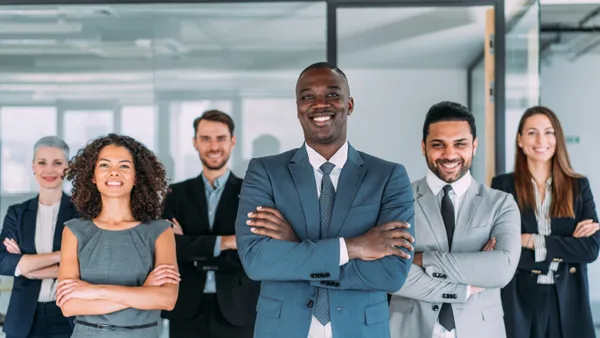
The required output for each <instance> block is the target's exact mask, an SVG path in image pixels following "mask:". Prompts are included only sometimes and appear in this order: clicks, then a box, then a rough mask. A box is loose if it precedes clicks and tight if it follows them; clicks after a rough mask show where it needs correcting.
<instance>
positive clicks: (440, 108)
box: [423, 101, 477, 142]
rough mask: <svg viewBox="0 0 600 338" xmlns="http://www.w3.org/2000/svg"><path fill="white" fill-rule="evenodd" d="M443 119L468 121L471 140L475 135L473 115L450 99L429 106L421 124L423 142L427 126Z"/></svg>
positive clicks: (427, 131) (427, 129)
mask: <svg viewBox="0 0 600 338" xmlns="http://www.w3.org/2000/svg"><path fill="white" fill-rule="evenodd" d="M444 121H464V122H468V123H469V127H470V128H471V134H472V135H473V140H475V138H476V137H477V128H476V127H475V116H473V114H471V112H470V111H469V109H467V107H465V106H463V105H462V104H460V103H456V102H451V101H442V102H439V103H436V104H434V105H433V106H431V108H429V111H428V112H427V115H426V116H425V123H424V124H423V142H425V141H426V140H427V135H429V126H430V125H431V124H433V123H436V122H444Z"/></svg>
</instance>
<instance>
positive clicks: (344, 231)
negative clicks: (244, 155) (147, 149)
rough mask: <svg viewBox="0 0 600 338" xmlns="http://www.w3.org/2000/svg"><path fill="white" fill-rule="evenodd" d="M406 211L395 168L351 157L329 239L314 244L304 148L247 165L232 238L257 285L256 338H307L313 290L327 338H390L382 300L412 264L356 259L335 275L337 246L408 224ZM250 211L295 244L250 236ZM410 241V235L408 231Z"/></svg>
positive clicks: (404, 187)
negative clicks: (264, 215) (278, 224)
mask: <svg viewBox="0 0 600 338" xmlns="http://www.w3.org/2000/svg"><path fill="white" fill-rule="evenodd" d="M413 202H414V198H413V193H412V188H411V185H410V180H409V178H408V175H407V173H406V170H405V169H404V167H403V166H402V165H399V164H395V163H391V162H387V161H384V160H381V159H379V158H376V157H373V156H370V155H367V154H364V153H359V152H357V151H356V150H354V148H352V147H349V151H348V161H347V162H346V164H345V165H344V168H343V170H342V173H341V176H340V179H339V181H338V185H337V191H336V198H335V203H334V207H333V214H332V217H331V224H330V230H329V236H328V238H326V239H320V238H319V237H320V236H319V235H320V221H319V201H318V198H317V187H316V182H315V176H314V172H313V168H312V167H311V165H310V163H309V161H308V154H307V153H306V148H305V147H302V148H300V149H295V150H291V151H288V152H285V153H283V154H279V155H275V156H270V157H264V158H258V159H252V160H251V161H250V163H249V165H248V171H247V172H246V176H245V178H244V183H243V185H242V190H241V193H240V204H239V209H238V215H237V220H236V236H237V245H238V252H239V255H240V258H241V261H242V264H243V266H244V269H245V270H246V272H247V274H248V276H249V277H250V278H251V279H254V280H257V281H262V286H261V293H260V297H259V300H258V305H257V318H256V327H255V336H254V337H255V338H267V337H277V338H280V337H286V338H307V336H308V331H309V328H310V322H311V319H312V310H313V309H312V307H313V305H314V300H315V297H316V287H325V288H328V289H329V302H330V309H331V324H332V329H333V336H334V337H343V338H353V337H357V338H358V337H361V338H362V337H369V338H379V337H389V336H390V329H389V310H388V302H387V293H388V292H395V291H398V290H399V289H400V288H401V287H402V285H403V284H404V281H405V279H406V276H407V275H408V271H409V269H410V265H411V264H412V258H411V259H409V260H404V259H401V258H399V257H396V256H390V257H384V258H382V259H379V260H375V261H363V260H358V259H355V260H350V262H348V263H347V264H345V265H343V266H342V267H340V265H339V262H340V244H339V238H340V237H344V238H351V237H356V236H359V235H362V234H364V233H365V232H367V231H368V230H369V229H371V228H373V227H374V226H376V225H379V224H383V223H385V222H389V221H394V220H398V221H406V222H409V223H411V224H412V223H413V219H414V206H413ZM257 206H267V207H274V208H276V209H277V210H279V211H280V212H281V213H282V215H283V216H284V217H285V218H286V220H287V221H288V222H289V223H290V224H291V226H292V227H293V229H294V232H295V233H296V236H297V237H298V238H299V239H300V241H301V242H300V243H293V242H288V241H281V240H275V239H271V238H267V237H263V236H258V235H255V234H253V233H252V232H250V228H249V226H248V225H247V224H246V221H247V220H248V216H247V214H248V212H250V211H255V210H256V207H257ZM409 231H410V232H411V234H413V235H414V232H413V228H411V229H410V230H409ZM411 257H412V255H411Z"/></svg>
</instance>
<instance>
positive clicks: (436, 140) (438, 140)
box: [430, 138, 467, 143]
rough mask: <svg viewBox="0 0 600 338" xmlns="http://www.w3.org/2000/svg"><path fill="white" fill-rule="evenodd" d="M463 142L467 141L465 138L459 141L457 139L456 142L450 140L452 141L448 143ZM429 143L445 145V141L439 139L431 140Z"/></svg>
mask: <svg viewBox="0 0 600 338" xmlns="http://www.w3.org/2000/svg"><path fill="white" fill-rule="evenodd" d="M464 141H467V139H466V138H461V139H458V140H452V141H450V142H464ZM430 142H441V143H446V141H444V140H440V139H433V140H431V141H430Z"/></svg>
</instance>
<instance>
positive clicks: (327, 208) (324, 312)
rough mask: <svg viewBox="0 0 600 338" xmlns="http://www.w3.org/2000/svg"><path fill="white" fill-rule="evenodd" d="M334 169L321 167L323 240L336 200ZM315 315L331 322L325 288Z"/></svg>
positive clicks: (320, 206)
mask: <svg viewBox="0 0 600 338" xmlns="http://www.w3.org/2000/svg"><path fill="white" fill-rule="evenodd" d="M333 168H335V165H334V164H333V163H331V162H325V163H323V165H321V171H322V172H323V180H322V181H321V196H320V197H319V210H320V214H321V239H324V238H327V234H328V233H329V221H330V220H331V211H332V210H333V201H334V200H335V188H334V187H333V183H331V178H330V177H329V174H331V171H332V170H333ZM313 315H314V316H315V318H317V320H318V321H319V322H320V323H321V324H323V326H325V325H326V324H327V323H329V322H330V321H331V318H330V315H329V295H328V293H327V289H325V288H317V301H316V304H315V309H314V311H313Z"/></svg>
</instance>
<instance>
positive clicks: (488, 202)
mask: <svg viewBox="0 0 600 338" xmlns="http://www.w3.org/2000/svg"><path fill="white" fill-rule="evenodd" d="M422 150H423V155H424V156H425V157H426V159H427V165H428V167H429V171H428V173H427V175H426V177H425V178H423V179H421V180H419V181H417V182H414V183H413V191H414V195H415V224H414V225H415V239H416V242H415V243H416V246H415V256H414V260H413V264H412V265H411V268H410V272H409V275H408V278H407V280H406V282H405V284H404V286H403V287H402V288H401V289H400V290H399V291H397V292H396V293H394V294H393V295H392V298H391V300H390V310H391V314H390V329H391V334H392V338H482V337H486V338H496V337H497V338H500V337H506V333H505V329H504V320H503V310H502V303H501V300H500V288H502V287H504V286H505V285H506V284H508V282H509V281H510V280H511V278H512V277H513V274H514V272H515V270H516V268H517V263H518V262H519V255H520V253H521V220H520V213H519V209H518V207H517V204H516V202H515V201H514V198H513V197H512V196H511V195H509V194H506V193H504V192H501V191H498V190H493V189H490V188H488V187H486V186H484V185H482V184H478V183H477V182H475V180H474V179H473V178H472V176H471V174H470V172H469V169H470V167H471V162H472V159H473V156H474V155H475V152H476V150H477V136H476V129H475V118H474V117H473V115H472V114H471V113H470V112H469V111H468V110H467V109H466V108H465V107H464V106H462V105H460V104H458V103H453V102H440V103H438V104H436V105H434V106H432V107H431V108H430V110H429V112H428V113H427V116H426V118H425V124H424V126H423V140H422Z"/></svg>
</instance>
